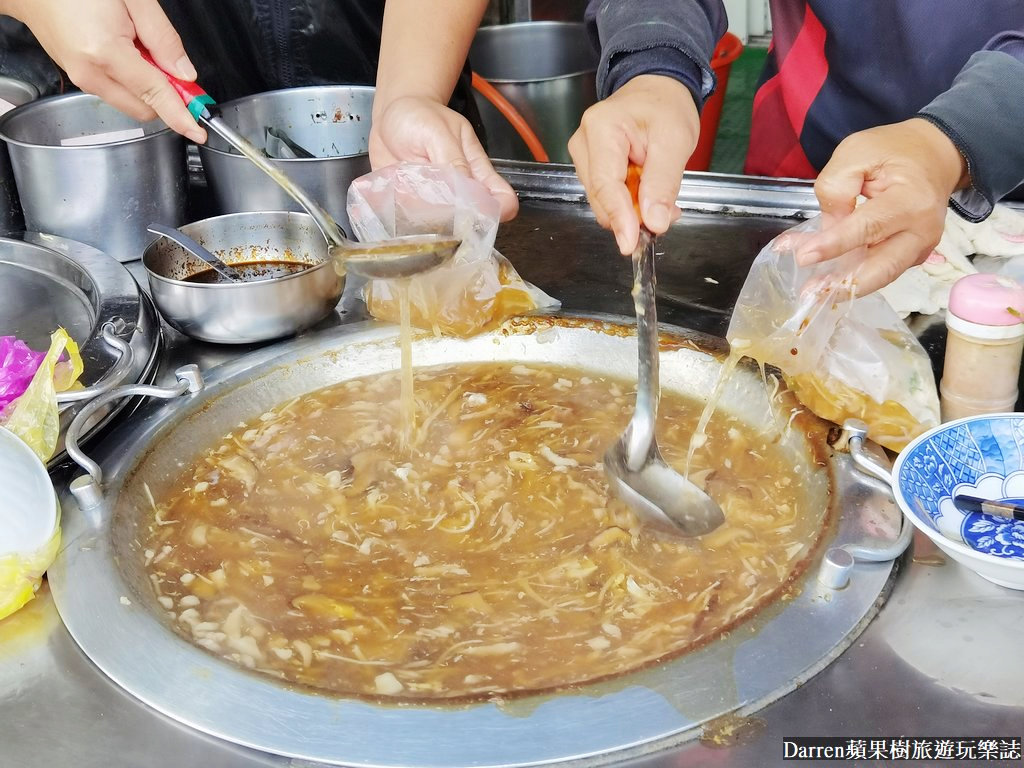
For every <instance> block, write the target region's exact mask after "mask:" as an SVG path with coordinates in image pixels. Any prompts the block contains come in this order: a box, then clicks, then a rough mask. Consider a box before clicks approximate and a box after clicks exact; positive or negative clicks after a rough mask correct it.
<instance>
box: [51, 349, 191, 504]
mask: <svg viewBox="0 0 1024 768" xmlns="http://www.w3.org/2000/svg"><path fill="white" fill-rule="evenodd" d="M174 375H175V376H176V377H177V379H178V381H177V383H176V384H174V385H173V386H170V387H155V386H152V385H150V384H131V385H129V386H126V387H118V388H116V389H112V390H110V391H108V392H105V393H103V394H102V395H100V396H99V397H97V398H96V399H95V400H92V401H90V402H89V403H87V404H86V405H85V406H84V407H83V408H82V410H81V411H79V412H78V415H77V416H75V418H74V421H72V422H71V425H70V426H69V427H68V431H67V434H66V435H65V437H64V446H65V448H66V449H67V452H68V456H70V457H71V458H72V460H74V462H75V463H76V464H78V466H80V467H81V468H82V469H84V470H85V471H86V474H84V475H80V476H79V477H76V478H75V479H74V480H72V481H71V484H70V489H71V493H72V494H73V495H74V497H75V499H76V500H77V501H78V503H79V506H81V507H82V508H83V509H91V508H93V507H96V506H98V505H99V504H100V502H102V500H103V491H102V485H103V470H102V469H101V468H100V465H99V464H97V463H96V462H95V461H93V460H92V459H90V458H89V457H88V456H87V455H86V454H85V453H84V452H83V451H82V449H81V447H80V446H79V441H80V440H81V439H82V434H83V432H84V431H85V428H86V426H87V425H88V423H89V420H90V419H91V418H92V416H93V415H94V414H95V413H96V411H98V410H99V409H100V408H102V407H103V406H105V405H106V404H107V403H110V402H113V401H114V400H119V399H121V398H122V397H135V396H138V395H141V396H143V397H156V398H159V399H161V400H171V399H173V398H175V397H178V396H179V395H184V394H194V393H196V392H199V391H200V390H201V389H202V388H203V376H202V374H201V373H200V372H199V366H197V365H184V366H182V367H181V368H179V369H178V370H176V371H175V372H174Z"/></svg>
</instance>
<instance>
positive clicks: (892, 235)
mask: <svg viewBox="0 0 1024 768" xmlns="http://www.w3.org/2000/svg"><path fill="white" fill-rule="evenodd" d="M967 183H969V177H968V173H967V166H966V163H965V162H964V159H963V157H962V156H961V155H960V152H959V150H957V148H956V146H955V145H954V144H953V142H952V141H950V140H949V138H948V137H947V136H946V135H945V134H944V133H943V132H942V131H940V130H939V129H938V128H937V127H936V126H934V125H932V123H930V122H928V121H927V120H923V119H921V118H913V119H911V120H907V121H905V122H902V123H895V124H893V125H884V126H880V127H878V128H871V129H869V130H866V131H860V132H859V133H855V134H853V135H851V136H849V137H847V138H846V139H845V140H844V141H843V142H842V143H841V144H840V145H839V146H838V147H837V148H836V151H835V152H834V153H833V155H832V159H831V160H829V162H828V164H827V165H826V166H825V168H824V169H823V170H822V171H821V174H820V175H819V176H818V179H817V181H816V182H815V184H814V192H815V194H816V195H817V196H818V201H819V202H820V203H821V211H822V218H823V220H824V222H825V226H824V228H823V229H822V231H821V232H818V233H817V234H815V235H813V236H811V237H809V238H808V239H807V240H806V241H804V242H803V243H802V244H801V245H800V247H799V248H798V249H797V251H796V260H797V263H798V264H800V265H802V266H806V265H808V264H815V263H818V262H820V261H825V260H827V259H833V258H836V257H837V256H840V255H842V254H844V253H846V252H848V251H851V250H853V249H854V248H858V247H860V246H866V247H867V258H866V259H865V261H864V262H863V264H861V266H860V267H859V268H858V270H857V273H856V275H855V278H854V279H855V283H856V290H857V293H858V294H860V295H864V294H867V293H871V292H872V291H875V290H877V289H879V288H881V287H883V286H885V285H888V284H889V283H891V282H892V281H893V280H895V279H896V278H897V277H899V276H900V275H901V274H903V272H904V271H905V270H906V269H908V268H910V267H912V266H914V265H916V264H920V263H922V262H923V261H924V260H925V259H926V258H928V254H930V253H931V252H932V249H933V248H934V247H935V246H936V245H937V244H938V242H939V238H941V237H942V230H943V227H944V225H945V221H946V206H947V205H948V203H949V196H950V195H951V194H952V193H953V192H954V191H955V190H957V189H959V188H962V187H963V186H966V184H967ZM858 195H863V196H864V197H865V198H867V200H866V202H864V203H863V204H861V205H859V206H858V205H857V204H856V203H857V196H858Z"/></svg>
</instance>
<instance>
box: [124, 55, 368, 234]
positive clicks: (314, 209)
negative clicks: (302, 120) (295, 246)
mask: <svg viewBox="0 0 1024 768" xmlns="http://www.w3.org/2000/svg"><path fill="white" fill-rule="evenodd" d="M135 47H136V48H137V49H138V51H139V54H141V56H142V58H143V59H144V60H145V61H147V62H148V63H149V64H152V65H153V66H154V67H156V68H157V69H158V70H160V71H161V72H163V75H164V77H166V78H167V82H169V83H170V84H171V87H172V88H174V90H175V92H176V93H177V94H178V96H179V97H181V100H182V101H183V102H184V103H185V106H186V108H188V111H189V113H190V114H191V115H192V117H194V118H195V119H196V122H197V123H202V124H203V125H204V126H205V127H206V128H209V129H210V130H211V131H213V132H214V133H216V134H217V135H218V136H220V137H221V138H222V139H224V141H226V142H227V143H228V144H230V145H231V146H232V147H234V148H235V149H237V150H238V151H239V152H241V153H242V154H243V155H245V156H246V157H247V158H249V160H251V161H252V162H253V163H255V164H256V166H257V167H258V168H259V169H260V170H261V171H263V172H264V173H265V174H267V175H268V176H269V177H270V178H272V179H273V180H274V181H275V182H276V183H277V184H278V186H280V187H281V189H283V190H284V191H285V192H287V193H288V195H289V196H290V197H291V198H292V199H293V200H294V201H295V202H297V203H298V204H299V205H301V206H302V208H303V210H305V211H306V213H308V214H309V215H310V216H312V217H313V221H314V222H315V223H316V225H317V228H319V230H320V231H321V232H322V233H323V236H324V238H326V240H327V242H328V244H329V245H332V246H335V245H340V246H346V245H351V241H350V240H349V239H348V238H346V237H345V235H344V233H343V232H342V231H341V228H340V227H339V226H338V224H337V222H336V221H335V220H334V219H333V218H332V217H331V215H330V214H329V213H327V211H325V210H324V209H323V208H322V207H321V206H320V204H319V203H318V202H316V201H315V200H314V199H313V198H312V197H310V196H309V195H308V194H307V193H306V191H305V190H304V189H302V188H301V187H299V186H298V185H296V184H295V183H294V182H293V181H292V180H291V179H289V178H288V177H287V176H285V175H284V174H283V173H281V171H280V169H278V168H277V167H276V166H275V165H274V164H273V163H271V162H270V161H269V160H268V159H267V158H266V157H264V156H263V153H262V152H260V151H259V150H258V149H256V147H254V146H253V145H252V143H251V142H250V141H249V140H248V139H246V138H245V137H244V136H242V135H241V134H240V133H238V132H237V131H235V130H234V129H233V128H232V127H231V126H229V125H228V124H227V123H225V122H224V121H223V120H221V119H220V118H219V117H214V116H213V113H211V112H210V107H212V106H215V105H216V102H215V101H214V100H213V97H211V96H210V94H208V93H207V92H206V91H204V90H203V89H202V88H201V87H200V86H199V84H198V83H190V82H188V81H187V80H180V79H178V78H177V77H175V76H174V75H172V74H170V73H169V72H166V71H165V70H164V69H163V68H162V67H161V66H160V65H159V64H157V63H156V61H154V60H153V57H152V56H151V55H150V53H149V51H148V50H146V47H145V46H144V45H143V44H142V43H141V42H139V41H138V40H136V41H135Z"/></svg>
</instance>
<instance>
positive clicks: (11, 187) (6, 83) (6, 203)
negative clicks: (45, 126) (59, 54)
mask: <svg viewBox="0 0 1024 768" xmlns="http://www.w3.org/2000/svg"><path fill="white" fill-rule="evenodd" d="M38 98H39V91H38V90H37V89H36V87H35V86H34V85H32V84H31V83H26V82H25V81H24V80H15V79H14V78H13V77H2V76H0V99H2V100H3V101H6V102H7V103H8V104H13V105H14V106H16V107H20V106H21V105H22V104H28V102H30V101H34V100H35V99H38ZM4 106H6V105H4ZM23 225H24V218H23V217H22V215H21V204H20V203H19V202H18V188H17V187H16V186H15V183H14V173H13V172H12V171H11V158H10V156H9V155H8V154H7V148H6V147H0V233H2V232H13V231H15V230H18V229H21V228H22V227H23Z"/></svg>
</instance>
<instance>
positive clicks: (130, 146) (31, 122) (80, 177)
mask: <svg viewBox="0 0 1024 768" xmlns="http://www.w3.org/2000/svg"><path fill="white" fill-rule="evenodd" d="M134 128H141V129H142V130H143V132H144V135H143V136H141V137H138V138H130V139H126V140H123V141H116V142H112V143H107V144H87V145H82V146H62V145H61V141H62V140H64V139H71V138H80V137H84V136H92V135H97V134H103V133H109V132H114V131H124V130H130V129H134ZM0 139H3V140H4V141H5V142H7V148H8V150H9V151H10V153H11V164H12V166H13V167H14V177H15V179H16V180H17V182H18V194H19V195H20V197H21V206H22V208H23V209H24V212H25V226H26V227H27V228H28V229H30V230H33V231H36V232H45V233H47V234H51V235H60V236H61V237H67V238H70V239H73V240H77V241H79V242H82V243H86V244H87V245H91V246H93V247H94V248H98V249H99V250H101V251H103V252H104V253H106V254H109V255H110V256H113V257H114V258H116V259H117V260H118V261H134V260H136V259H138V258H139V257H140V256H141V255H142V251H143V250H144V249H145V247H146V245H147V244H148V243H149V242H150V241H151V240H152V239H153V235H151V234H150V233H149V232H147V231H146V227H147V226H148V225H149V224H150V223H151V222H154V221H159V222H161V223H164V224H173V225H175V226H177V225H178V224H180V223H181V222H182V221H184V218H185V206H186V202H187V192H188V175H187V172H186V168H185V141H184V139H182V138H181V137H180V136H178V135H177V134H176V133H174V132H173V131H171V130H170V129H169V128H167V127H166V126H165V125H164V124H163V122H162V121H160V120H153V121H151V122H148V123H139V122H137V121H135V120H133V119H132V118H130V117H128V116H126V115H123V114H121V113H120V112H118V111H117V110H116V109H114V108H113V107H110V106H107V105H106V104H104V103H103V102H102V101H100V100H99V99H98V98H97V97H95V96H92V95H91V94H87V93H75V94H70V95H66V96H53V97H51V98H48V99H41V100H39V101H35V102H32V103H31V104H26V105H25V106H22V107H18V108H17V109H15V110H12V111H11V112H9V113H7V115H5V116H4V117H3V118H0Z"/></svg>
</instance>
